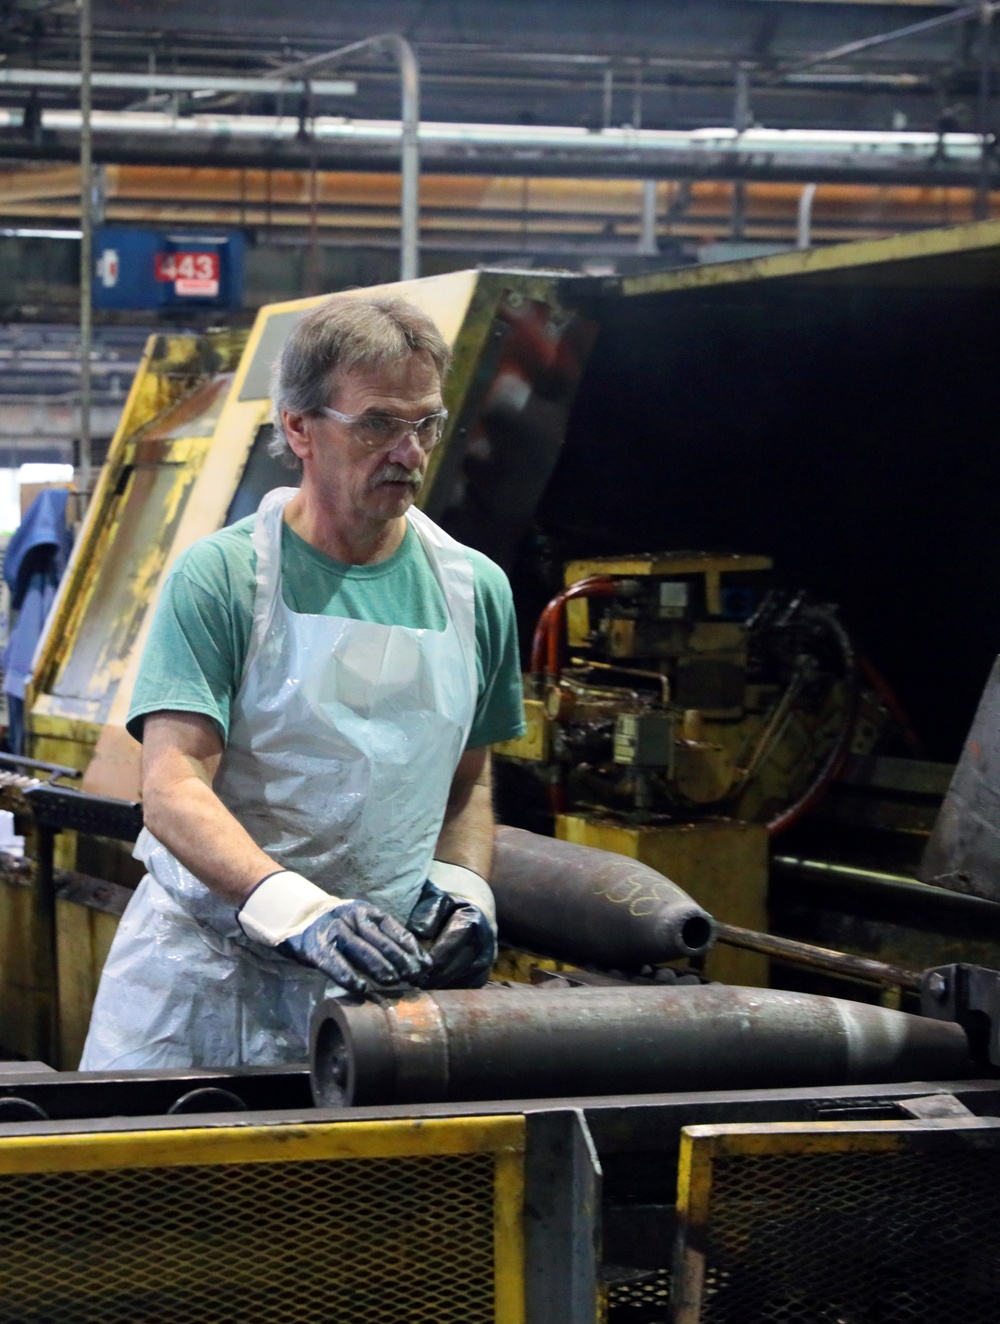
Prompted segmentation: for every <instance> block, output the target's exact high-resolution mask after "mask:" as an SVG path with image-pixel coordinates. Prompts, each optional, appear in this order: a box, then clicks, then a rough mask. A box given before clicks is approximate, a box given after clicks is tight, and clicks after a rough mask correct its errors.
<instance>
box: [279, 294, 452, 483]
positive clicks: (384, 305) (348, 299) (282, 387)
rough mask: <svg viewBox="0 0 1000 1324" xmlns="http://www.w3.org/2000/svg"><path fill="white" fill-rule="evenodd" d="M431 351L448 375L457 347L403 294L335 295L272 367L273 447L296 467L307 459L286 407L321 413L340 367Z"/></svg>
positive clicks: (297, 330) (295, 333) (301, 326)
mask: <svg viewBox="0 0 1000 1324" xmlns="http://www.w3.org/2000/svg"><path fill="white" fill-rule="evenodd" d="M421 352H424V353H427V354H429V355H430V356H431V358H432V359H433V361H434V366H435V367H436V368H437V370H438V373H439V375H440V376H441V378H442V379H443V378H444V376H445V374H446V373H447V371H448V367H449V365H450V363H451V348H450V346H449V345H448V342H447V341H446V340H445V339H444V338H443V337H442V335H441V332H440V331H439V330H438V329H437V327H436V326H435V325H434V323H433V322H432V321H431V319H430V318H429V317H428V316H427V314H426V313H424V312H421V310H420V309H419V308H416V307H414V305H413V304H412V303H407V301H406V300H405V299H401V298H399V296H398V295H381V296H379V297H377V298H364V297H358V296H355V295H349V296H348V295H342V294H341V295H334V296H333V297H332V298H330V299H327V300H326V301H325V302H324V303H321V304H320V305H319V306H318V307H317V308H314V309H313V310H312V312H310V313H307V314H306V316H305V317H303V318H302V320H301V321H300V322H299V323H298V325H297V326H296V327H295V329H294V330H293V331H292V333H291V335H290V336H289V337H288V339H287V340H286V341H285V344H284V347H283V348H282V351H281V353H280V354H279V355H278V357H277V359H276V360H275V362H274V365H273V367H272V369H271V422H272V423H273V425H274V436H273V437H272V438H271V440H270V442H269V443H268V451H269V453H270V454H271V455H273V456H274V457H275V458H276V459H279V460H281V461H283V462H284V463H285V464H286V465H287V466H288V468H290V469H301V468H302V462H301V460H300V459H299V458H298V456H297V455H296V454H295V452H294V451H293V450H292V448H291V446H289V444H288V438H287V437H286V436H285V429H284V427H283V425H282V422H281V411H282V410H283V409H287V410H289V412H291V413H296V414H314V415H315V414H319V413H320V411H321V410H322V409H323V408H324V406H325V405H327V404H329V403H330V377H331V374H332V373H333V372H334V371H340V372H351V371H352V370H353V369H355V368H379V367H382V366H383V365H385V364H387V363H396V362H398V361H399V360H400V359H404V358H406V357H407V356H408V355H410V354H418V353H421Z"/></svg>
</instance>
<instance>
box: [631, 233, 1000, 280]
mask: <svg viewBox="0 0 1000 1324" xmlns="http://www.w3.org/2000/svg"><path fill="white" fill-rule="evenodd" d="M991 249H992V250H1000V221H981V222H978V223H975V224H972V225H958V226H951V227H949V228H948V229H943V230H918V231H917V232H915V233H913V234H900V235H894V236H892V238H889V239H867V240H862V241H860V242H858V243H854V244H833V245H831V246H830V247H828V248H809V249H805V250H802V251H795V252H790V253H777V254H775V255H773V256H772V257H759V258H750V259H747V260H745V261H741V262H718V263H712V264H709V265H706V266H700V267H684V268H682V269H680V270H675V271H666V272H655V273H652V274H650V275H645V276H632V277H629V278H627V279H626V280H624V281H623V282H622V292H623V293H624V294H626V295H641V294H668V293H672V292H673V291H675V290H676V291H680V290H707V289H712V288H715V287H717V286H721V285H735V284H739V283H740V282H743V281H751V280H777V279H782V278H788V277H792V276H797V277H824V276H827V277H829V276H833V275H841V274H843V273H846V272H850V271H851V269H853V268H857V267H865V268H868V269H869V274H867V275H866V277H865V279H866V281H867V282H869V283H870V282H871V279H872V277H871V274H870V269H871V268H873V267H878V266H886V267H890V266H891V267H892V276H893V278H894V279H898V280H901V281H904V282H909V283H913V284H917V283H919V281H920V278H921V275H922V271H921V267H920V263H919V262H917V261H916V259H925V260H926V259H933V258H942V257H948V256H951V255H952V254H960V253H966V254H968V253H976V252H983V253H987V252H989V250H991ZM897 264H898V266H897ZM905 264H909V265H905ZM991 265H992V266H993V267H994V268H996V269H1000V253H998V255H997V258H996V262H995V263H994V264H991ZM996 274H997V272H996V270H992V271H991V275H992V276H993V277H994V278H995V276H996Z"/></svg>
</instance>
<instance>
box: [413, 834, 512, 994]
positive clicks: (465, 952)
mask: <svg viewBox="0 0 1000 1324" xmlns="http://www.w3.org/2000/svg"><path fill="white" fill-rule="evenodd" d="M438 883H441V884H443V886H438V885H437V884H438ZM445 887H447V888H448V890H447V891H445V890H444V888H445ZM493 915H494V907H493V898H492V893H491V892H490V889H489V887H488V886H487V884H486V882H485V881H484V880H483V879H482V878H480V876H479V875H478V874H476V873H474V872H473V871H472V870H471V869H464V868H462V867H461V866H459V865H454V864H445V863H444V862H443V861H440V860H435V861H434V863H433V864H432V865H431V870H430V878H429V879H428V881H427V882H426V883H424V887H423V891H422V892H421V893H420V896H419V898H418V899H417V904H416V905H415V906H414V908H413V911H412V913H411V915H410V918H409V922H408V923H409V929H410V932H411V933H415V934H416V935H417V937H418V938H422V939H423V940H424V941H425V942H429V943H430V946H429V947H428V950H427V955H428V956H429V957H430V965H429V967H428V969H426V970H425V971H424V972H423V974H422V975H421V976H420V978H419V980H418V983H419V984H420V986H421V987H422V988H482V986H483V985H484V984H485V983H486V981H487V979H488V978H489V973H490V969H491V967H492V965H493V962H494V961H495V960H496V950H497V944H496V923H495V920H494V918H493Z"/></svg>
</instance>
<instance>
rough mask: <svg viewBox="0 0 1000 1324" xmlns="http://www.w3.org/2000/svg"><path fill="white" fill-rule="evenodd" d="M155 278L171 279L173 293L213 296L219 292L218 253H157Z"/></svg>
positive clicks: (201, 296) (203, 296) (191, 295)
mask: <svg viewBox="0 0 1000 1324" xmlns="http://www.w3.org/2000/svg"><path fill="white" fill-rule="evenodd" d="M156 279H157V280H162V281H172V282H173V286H174V293H175V294H177V295H180V296H182V297H183V296H188V297H196V298H202V299H204V298H215V297H217V296H218V293H219V255H218V253H157V254H156Z"/></svg>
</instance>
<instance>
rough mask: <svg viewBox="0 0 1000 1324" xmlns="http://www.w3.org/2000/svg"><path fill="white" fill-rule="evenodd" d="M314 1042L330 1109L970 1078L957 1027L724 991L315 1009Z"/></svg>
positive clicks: (461, 998)
mask: <svg viewBox="0 0 1000 1324" xmlns="http://www.w3.org/2000/svg"><path fill="white" fill-rule="evenodd" d="M428 1002H432V1003H434V1004H435V1008H434V1010H433V1012H431V1011H430V1010H428V1011H426V1012H425V1013H424V1014H418V1015H416V1016H415V1015H414V1004H417V1006H420V1005H421V1004H425V1003H428ZM401 1013H403V1014H402V1015H401ZM429 1026H433V1032H427V1027H429ZM414 1027H416V1028H414ZM421 1027H423V1028H421ZM312 1042H313V1074H314V1080H313V1089H314V1093H315V1097H316V1101H317V1103H320V1104H323V1105H325V1106H335V1105H339V1104H362V1105H363V1104H378V1103H406V1102H409V1101H410V1100H415V1101H420V1102H433V1101H435V1100H440V1101H450V1100H461V1099H489V1098H492V1099H502V1098H515V1097H518V1098H525V1097H531V1096H551V1097H558V1096H560V1095H589V1094H606V1093H609V1092H611V1091H615V1092H622V1093H630V1092H634V1093H637V1094H638V1093H647V1092H651V1091H657V1090H699V1089H713V1088H715V1089H722V1088H727V1087H731V1088H754V1087H762V1088H764V1087H780V1086H793V1085H822V1084H834V1083H842V1084H847V1083H851V1082H856V1081H861V1080H868V1081H886V1080H893V1079H896V1080H900V1079H906V1078H913V1077H916V1076H921V1075H933V1076H937V1077H939V1078H940V1077H945V1078H947V1077H949V1076H954V1077H955V1078H962V1077H963V1076H965V1077H967V1076H969V1075H971V1074H973V1066H972V1060H971V1058H970V1055H969V1050H968V1045H967V1041H966V1038H965V1034H964V1033H963V1032H962V1031H961V1030H960V1029H958V1027H957V1026H954V1025H949V1024H947V1023H945V1022H939V1021H929V1020H924V1019H922V1018H921V1017H918V1016H910V1015H907V1014H905V1013H903V1012H896V1011H889V1010H887V1009H885V1008H881V1007H871V1006H866V1005H864V1004H861V1003H851V1002H844V1001H841V1000H839V999H835V998H823V997H815V996H810V995H808V994H799V993H787V992H783V991H779V990H765V989H749V988H724V987H722V986H721V985H715V984H709V985H703V986H700V987H677V986H673V987H666V988H648V987H647V988H635V987H628V986H617V987H589V988H568V989H567V988H560V987H551V986H549V987H543V988H541V989H537V990H534V989H530V988H525V987H523V986H519V987H502V986H501V987H491V988H487V989H476V990H453V991H442V992H438V993H435V994H414V995H408V996H406V997H403V998H401V999H399V1000H388V999H385V1000H383V999H379V1000H378V1001H375V1002H366V1003H362V1004H357V1003H348V1002H344V1001H341V1000H333V1001H330V1002H327V1003H326V1004H323V1005H321V1006H320V1007H319V1008H318V1009H317V1012H316V1015H315V1017H314V1020H313V1035H312ZM442 1082H443V1083H442Z"/></svg>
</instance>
